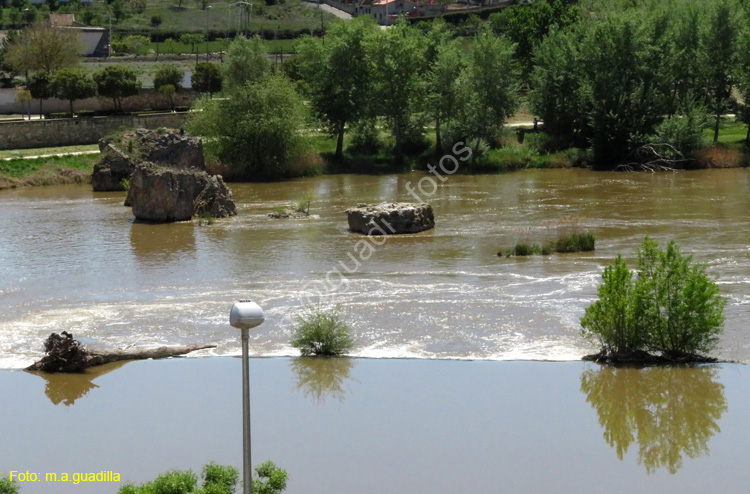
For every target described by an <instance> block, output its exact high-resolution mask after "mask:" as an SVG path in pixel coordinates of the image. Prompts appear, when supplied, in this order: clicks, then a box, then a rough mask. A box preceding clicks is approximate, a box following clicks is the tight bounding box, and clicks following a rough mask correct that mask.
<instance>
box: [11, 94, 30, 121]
mask: <svg viewBox="0 0 750 494" xmlns="http://www.w3.org/2000/svg"><path fill="white" fill-rule="evenodd" d="M15 99H16V101H17V102H19V103H21V108H22V109H24V108H25V109H26V112H27V114H28V117H29V120H31V100H32V99H33V98H32V97H31V92H30V91H29V90H28V89H21V88H18V89H16V98H15Z"/></svg>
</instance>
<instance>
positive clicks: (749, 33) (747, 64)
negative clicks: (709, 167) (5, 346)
mask: <svg viewBox="0 0 750 494" xmlns="http://www.w3.org/2000/svg"><path fill="white" fill-rule="evenodd" d="M748 22H750V10H748V9H745V10H744V11H743V12H742V17H741V22H740V25H741V26H742V29H741V30H740V31H739V33H738V36H737V64H736V65H735V80H736V81H737V89H738V90H739V92H740V95H741V96H742V100H743V101H744V105H743V113H744V114H743V115H742V117H744V118H743V121H744V122H745V123H746V124H747V135H746V136H745V147H746V148H750V27H748V26H749V24H748ZM0 65H1V63H0Z"/></svg>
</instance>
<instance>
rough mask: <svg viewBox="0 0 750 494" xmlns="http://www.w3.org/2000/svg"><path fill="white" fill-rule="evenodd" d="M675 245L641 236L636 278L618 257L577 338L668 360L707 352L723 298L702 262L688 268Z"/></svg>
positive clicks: (719, 327)
mask: <svg viewBox="0 0 750 494" xmlns="http://www.w3.org/2000/svg"><path fill="white" fill-rule="evenodd" d="M691 264H692V256H684V255H682V253H681V252H680V248H679V246H678V245H677V244H676V243H675V242H674V241H672V242H669V244H668V245H667V249H666V250H661V249H659V246H658V244H657V243H656V241H654V240H652V239H650V238H648V237H646V238H645V239H644V240H643V244H642V245H641V247H640V248H639V249H638V276H637V278H635V280H634V279H633V272H632V271H631V270H630V269H628V267H627V266H626V264H625V261H623V260H622V257H620V256H618V257H617V259H616V260H615V263H614V265H612V266H609V267H607V268H606V269H605V270H604V275H603V276H602V278H603V280H604V282H603V283H602V284H601V285H600V286H599V290H598V292H599V300H598V301H596V302H594V303H593V304H592V305H590V306H589V307H588V308H587V309H586V314H585V315H584V317H583V318H582V319H581V334H582V335H583V336H585V337H586V338H589V339H591V340H595V341H597V342H598V343H599V344H600V345H601V347H602V353H604V354H628V353H633V352H638V351H651V352H659V353H661V355H662V356H664V357H667V358H680V357H684V356H690V355H697V354H706V353H708V352H710V351H711V350H713V349H714V348H715V347H716V344H717V343H718V340H719V334H721V332H722V331H723V325H724V306H725V305H726V300H725V299H723V298H722V297H721V296H720V295H719V287H718V285H717V284H716V281H715V280H714V279H712V278H711V277H709V276H708V275H707V274H706V267H705V265H702V264H697V265H691Z"/></svg>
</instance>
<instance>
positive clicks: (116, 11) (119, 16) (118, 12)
mask: <svg viewBox="0 0 750 494" xmlns="http://www.w3.org/2000/svg"><path fill="white" fill-rule="evenodd" d="M110 7H111V8H112V16H113V17H114V18H115V22H120V21H121V20H123V19H125V17H127V11H126V9H125V2H123V1H122V0H115V1H114V2H112V3H110Z"/></svg>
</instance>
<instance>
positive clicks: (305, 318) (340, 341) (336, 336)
mask: <svg viewBox="0 0 750 494" xmlns="http://www.w3.org/2000/svg"><path fill="white" fill-rule="evenodd" d="M353 344H354V342H353V340H352V337H351V333H350V331H349V327H348V326H347V325H346V324H345V323H344V322H343V321H342V320H341V318H340V317H339V315H338V314H336V313H335V312H325V311H323V310H319V309H314V310H310V311H308V312H306V313H305V314H303V315H301V316H298V317H297V326H296V327H295V328H294V334H293V335H292V341H291V345H292V346H293V347H294V348H297V349H298V350H299V351H300V353H301V354H302V356H303V357H309V356H311V355H325V356H340V355H344V354H345V353H346V352H348V351H349V350H351V348H352V345H353Z"/></svg>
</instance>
